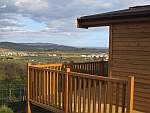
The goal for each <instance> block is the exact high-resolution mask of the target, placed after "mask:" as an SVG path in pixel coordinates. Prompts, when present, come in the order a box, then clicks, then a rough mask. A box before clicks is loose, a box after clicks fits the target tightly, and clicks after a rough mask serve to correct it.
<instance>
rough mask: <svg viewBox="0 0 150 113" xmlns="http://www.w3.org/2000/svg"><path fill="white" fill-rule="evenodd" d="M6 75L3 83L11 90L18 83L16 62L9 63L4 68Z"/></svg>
mask: <svg viewBox="0 0 150 113" xmlns="http://www.w3.org/2000/svg"><path fill="white" fill-rule="evenodd" d="M4 70H5V75H3V81H4V83H5V84H6V85H7V88H8V89H10V88H12V87H14V86H15V81H16V65H15V63H14V62H7V63H6V64H5V67H4Z"/></svg>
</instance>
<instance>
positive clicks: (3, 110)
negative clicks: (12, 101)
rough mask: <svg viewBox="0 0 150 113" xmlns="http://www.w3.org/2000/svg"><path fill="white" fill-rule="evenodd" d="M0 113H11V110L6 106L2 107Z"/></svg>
mask: <svg viewBox="0 0 150 113" xmlns="http://www.w3.org/2000/svg"><path fill="white" fill-rule="evenodd" d="M0 113H13V110H11V109H10V108H8V107H7V106H5V105H3V106H2V107H1V108H0Z"/></svg>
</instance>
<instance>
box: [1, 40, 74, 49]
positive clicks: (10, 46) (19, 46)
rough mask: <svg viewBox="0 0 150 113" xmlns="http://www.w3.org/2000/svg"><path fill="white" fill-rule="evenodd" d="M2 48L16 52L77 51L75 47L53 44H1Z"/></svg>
mask: <svg viewBox="0 0 150 113" xmlns="http://www.w3.org/2000/svg"><path fill="white" fill-rule="evenodd" d="M0 48H3V49H10V50H15V51H57V50H73V49H76V48H75V47H71V46H65V45H58V44H52V43H13V42H0Z"/></svg>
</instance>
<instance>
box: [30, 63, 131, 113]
mask: <svg viewBox="0 0 150 113" xmlns="http://www.w3.org/2000/svg"><path fill="white" fill-rule="evenodd" d="M58 66H59V65H55V68H53V69H52V67H51V66H44V67H41V66H39V67H38V66H31V65H30V64H28V102H27V105H28V113H31V108H30V104H31V103H32V104H35V105H37V106H40V107H43V108H45V109H49V110H52V111H54V112H58V113H75V112H76V113H107V112H109V113H125V112H126V113H131V112H132V109H133V90H134V78H133V77H129V78H128V80H121V79H117V78H109V77H103V76H97V75H91V74H84V73H77V72H71V71H70V68H66V69H65V71H64V69H63V70H62V69H61V70H58V69H60V68H58ZM61 66H62V65H61ZM53 67H54V65H53ZM92 67H93V66H92ZM86 70H87V69H86Z"/></svg>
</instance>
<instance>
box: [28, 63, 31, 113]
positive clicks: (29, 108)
mask: <svg viewBox="0 0 150 113" xmlns="http://www.w3.org/2000/svg"><path fill="white" fill-rule="evenodd" d="M29 66H31V63H27V113H31V104H30V93H31V92H30V89H29V88H30V74H29V73H30V72H29Z"/></svg>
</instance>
